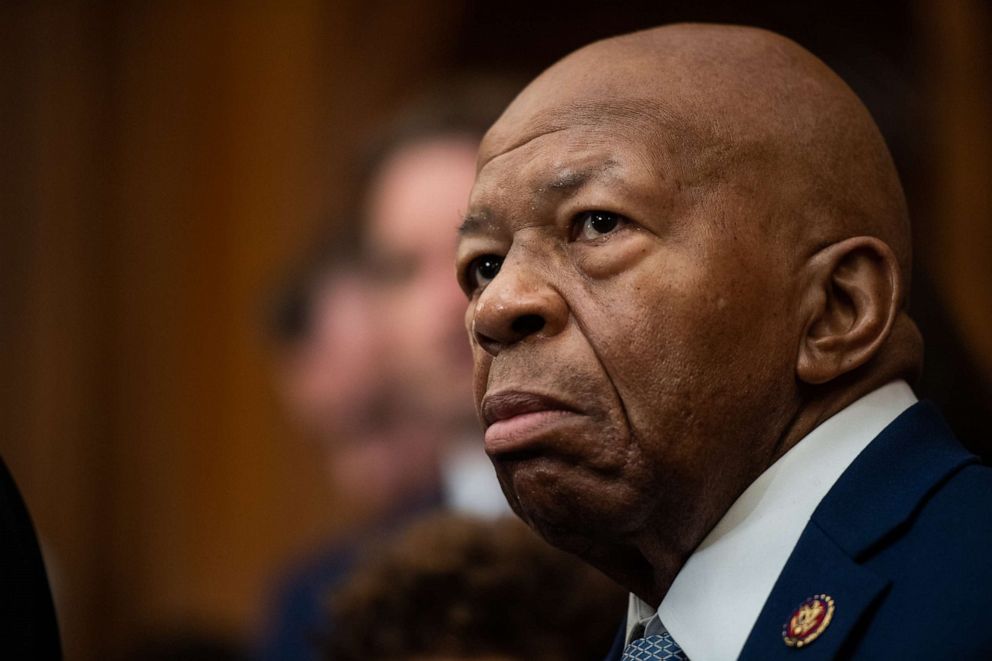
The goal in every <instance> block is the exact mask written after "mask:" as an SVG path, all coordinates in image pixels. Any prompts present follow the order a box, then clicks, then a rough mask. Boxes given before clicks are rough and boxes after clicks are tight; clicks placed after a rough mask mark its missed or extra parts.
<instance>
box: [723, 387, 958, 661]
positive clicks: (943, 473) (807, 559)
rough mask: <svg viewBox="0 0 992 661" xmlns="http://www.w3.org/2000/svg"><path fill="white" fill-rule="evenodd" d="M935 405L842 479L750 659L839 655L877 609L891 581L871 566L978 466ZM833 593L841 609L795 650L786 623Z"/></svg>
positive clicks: (750, 643) (803, 544)
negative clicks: (952, 483)
mask: <svg viewBox="0 0 992 661" xmlns="http://www.w3.org/2000/svg"><path fill="white" fill-rule="evenodd" d="M976 461H977V459H976V458H975V457H974V456H972V455H970V454H969V453H968V452H967V451H965V450H964V448H962V447H961V445H960V444H959V443H958V442H957V441H956V440H955V439H954V437H953V435H952V434H951V432H950V430H949V429H948V428H947V426H946V425H945V423H944V422H943V419H942V418H941V417H940V414H939V413H937V411H936V409H934V408H933V406H932V405H930V404H928V403H920V404H916V405H914V406H912V407H911V408H910V409H908V410H907V411H906V412H904V413H903V414H902V415H900V416H899V417H898V418H897V419H896V420H894V421H893V422H892V424H890V425H889V426H888V427H886V429H885V430H884V431H882V433H881V434H879V436H878V437H877V438H876V439H875V440H874V441H872V443H871V444H870V445H869V446H868V447H867V448H866V449H865V450H864V451H863V452H862V453H861V454H860V455H859V456H858V458H857V459H855V461H854V462H853V463H852V464H851V466H850V467H849V468H848V469H847V470H846V471H845V472H844V474H843V475H841V477H840V479H839V480H838V481H837V483H836V484H835V485H834V486H833V488H831V490H830V491H829V492H828V493H827V495H826V497H824V499H823V501H822V502H821V503H820V505H819V506H818V507H817V509H816V511H815V512H814V513H813V516H812V517H811V519H810V522H809V523H808V524H807V526H806V529H805V530H804V531H803V534H802V536H801V537H800V538H799V542H798V543H797V544H796V548H795V549H794V550H793V552H792V555H791V556H790V557H789V560H788V562H786V565H785V568H784V569H783V570H782V574H781V575H780V576H779V578H778V580H777V581H776V583H775V587H774V588H773V589H772V592H771V594H770V595H769V597H768V600H767V601H766V602H765V605H764V607H763V608H762V611H761V614H760V615H759V616H758V620H757V622H756V623H755V626H754V629H752V631H751V635H750V636H749V637H748V640H747V642H746V643H745V645H744V649H743V651H742V653H741V658H742V659H777V658H785V657H790V658H794V659H802V661H812V660H813V659H829V658H835V657H836V656H838V655H839V653H840V651H841V650H842V647H843V646H844V644H845V642H846V641H848V639H850V638H851V637H852V634H854V633H856V632H857V631H858V624H859V623H862V622H865V621H866V619H867V617H868V616H869V615H870V613H871V612H872V608H873V606H874V605H876V604H877V603H879V602H880V601H881V600H882V599H884V592H885V588H886V586H887V585H888V583H889V581H888V578H887V577H885V576H878V575H876V574H875V573H873V572H872V571H871V570H870V569H868V568H866V567H865V566H864V565H863V562H864V560H865V559H866V558H868V557H870V556H871V554H872V552H873V550H874V549H875V548H878V546H879V545H881V544H883V543H889V542H892V541H893V540H895V539H896V538H897V537H898V536H899V533H900V531H901V530H902V528H903V526H905V525H906V524H907V523H908V522H909V521H910V520H911V519H912V516H913V514H914V512H916V511H917V509H918V508H919V507H920V506H921V505H922V504H923V503H924V502H925V501H926V499H927V498H928V496H929V495H930V494H931V493H932V492H933V491H934V490H936V489H938V488H939V486H940V485H941V484H942V483H943V482H944V481H945V480H946V479H947V478H949V477H950V476H951V475H953V474H954V473H955V472H956V471H957V470H959V469H960V468H961V467H963V466H965V465H967V464H969V463H974V462H976ZM818 594H826V595H829V596H830V597H832V598H833V600H834V604H835V610H834V614H833V617H832V620H831V622H830V624H829V625H828V626H827V627H826V628H825V629H824V630H823V632H822V634H821V635H820V636H819V637H818V638H816V640H814V641H812V642H811V643H810V644H809V645H807V646H805V647H802V648H801V649H799V648H793V647H789V646H787V645H786V644H785V641H784V639H783V626H784V625H785V623H786V621H787V620H788V619H789V617H790V616H791V615H792V613H793V612H794V611H795V610H796V609H797V608H798V607H799V605H800V604H801V603H802V602H803V601H804V600H806V599H807V598H809V597H812V596H814V595H818Z"/></svg>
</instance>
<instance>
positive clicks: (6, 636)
mask: <svg viewBox="0 0 992 661" xmlns="http://www.w3.org/2000/svg"><path fill="white" fill-rule="evenodd" d="M61 656H62V654H61V649H60V644H59V630H58V625H57V624H56V621H55V608H54V607H53V606H52V594H51V592H50V591H49V589H48V577H47V575H46V574H45V565H44V563H42V560H41V552H40V551H39V549H38V540H37V538H36V537H35V534H34V527H33V526H32V525H31V519H30V517H29V516H28V511H27V508H25V507H24V501H23V500H21V495H20V493H19V492H18V491H17V486H16V485H15V484H14V480H13V478H12V477H11V476H10V473H9V472H8V471H7V466H6V465H4V463H3V461H2V460H0V658H3V659H46V660H47V659H59V658H61Z"/></svg>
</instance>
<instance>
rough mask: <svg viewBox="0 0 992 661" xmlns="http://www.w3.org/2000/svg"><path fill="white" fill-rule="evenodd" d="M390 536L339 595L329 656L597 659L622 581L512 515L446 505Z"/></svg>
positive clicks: (355, 659) (335, 660) (345, 660)
mask: <svg viewBox="0 0 992 661" xmlns="http://www.w3.org/2000/svg"><path fill="white" fill-rule="evenodd" d="M389 541H390V543H389V545H387V546H384V547H383V548H381V549H379V550H378V552H377V553H375V554H372V555H371V556H370V557H369V558H367V559H366V560H365V561H364V562H362V563H361V566H360V567H358V568H357V569H356V571H355V573H354V574H353V576H352V577H351V578H350V579H349V580H348V581H347V582H346V583H345V585H344V586H343V587H342V588H341V589H340V590H339V591H338V592H337V593H336V594H334V595H333V596H332V597H331V599H330V613H331V615H332V618H333V620H334V622H335V624H336V626H335V630H334V635H333V636H332V637H331V638H330V640H329V641H328V645H327V657H326V658H327V659H328V661H360V660H363V659H377V660H379V661H427V660H433V661H440V660H442V659H443V660H445V661H482V660H483V659H484V660H486V661H530V660H533V659H540V660H541V661H585V660H589V661H594V660H595V661H598V660H599V659H601V658H602V657H603V654H604V652H605V650H607V649H608V648H609V646H610V641H611V640H612V638H613V634H614V628H615V627H613V626H612V620H613V617H614V615H615V613H616V609H620V608H622V607H623V605H624V603H625V596H624V594H623V591H622V590H621V589H620V588H619V587H618V586H617V585H616V584H614V583H613V582H612V581H610V580H608V579H607V578H606V577H605V576H604V575H603V574H600V573H599V572H598V571H596V570H594V569H592V568H591V567H589V566H588V565H585V564H584V563H583V562H581V561H579V560H578V558H576V557H575V556H572V555H569V554H566V553H563V552H561V551H558V550H556V549H554V548H552V547H550V546H549V545H548V544H547V543H546V542H544V541H543V540H541V539H540V538H539V537H537V535H535V534H534V533H533V532H531V531H530V529H528V528H527V526H526V525H524V524H523V523H522V522H520V521H519V520H517V519H515V518H510V517H503V518H500V519H496V520H489V519H480V518H477V517H471V516H464V515H439V516H435V517H429V518H427V519H425V520H421V521H418V522H416V523H414V524H413V525H412V526H410V528H409V529H408V530H405V531H403V532H402V533H400V534H399V535H398V536H397V537H396V538H395V539H391V540H389ZM577 623H582V624H581V626H576V624H577Z"/></svg>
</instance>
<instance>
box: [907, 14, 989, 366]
mask: <svg viewBox="0 0 992 661" xmlns="http://www.w3.org/2000/svg"><path fill="white" fill-rule="evenodd" d="M919 24H920V36H921V38H922V39H923V41H924V44H925V49H924V57H923V65H924V70H925V72H926V74H927V76H928V83H929V84H928V86H927V89H926V90H925V92H926V98H927V100H928V101H929V103H928V105H929V106H930V109H931V120H932V132H931V134H930V135H927V136H920V139H921V140H922V139H929V140H930V142H931V145H932V147H933V156H934V163H933V164H932V168H931V170H932V172H933V173H934V182H933V198H934V220H935V222H934V225H933V227H932V228H928V231H927V232H926V234H927V235H928V236H930V237H931V238H930V241H928V242H927V245H924V246H919V248H920V252H921V253H922V255H921V256H922V258H923V259H925V260H926V262H927V263H928V264H929V265H931V268H932V269H933V271H934V273H935V275H936V278H937V281H938V282H939V285H940V288H941V293H942V295H943V297H944V298H945V300H946V301H947V304H948V307H949V309H950V311H951V313H952V314H953V316H954V320H955V322H956V323H957V325H958V327H959V329H960V332H961V335H962V337H963V338H964V339H965V341H966V342H967V343H968V349H969V350H970V352H971V353H972V354H973V355H974V356H975V358H976V360H977V361H978V363H979V365H980V367H981V371H982V373H983V374H984V375H985V377H986V379H988V380H989V382H992V184H990V181H992V64H990V62H992V9H990V6H989V3H988V2H986V1H985V0H953V1H951V2H945V1H940V0H926V1H925V2H920V3H919Z"/></svg>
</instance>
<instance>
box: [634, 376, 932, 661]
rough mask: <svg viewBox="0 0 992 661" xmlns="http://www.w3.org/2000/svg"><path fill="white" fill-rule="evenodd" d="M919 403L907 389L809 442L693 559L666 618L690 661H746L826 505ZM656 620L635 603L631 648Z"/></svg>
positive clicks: (889, 389) (829, 424)
mask: <svg viewBox="0 0 992 661" xmlns="http://www.w3.org/2000/svg"><path fill="white" fill-rule="evenodd" d="M914 403H916V396H915V395H914V394H913V391H912V390H911V389H910V387H909V386H908V385H907V384H906V382H905V381H893V382H891V383H889V384H887V385H885V386H882V387H881V388H879V389H877V390H875V391H873V392H871V393H869V394H868V395H865V396H864V397H862V398H861V399H859V400H857V401H856V402H854V403H853V404H851V405H850V406H848V407H847V408H845V409H843V410H842V411H840V412H839V413H837V414H836V415H834V416H832V417H831V418H829V419H828V420H826V421H825V422H823V423H822V424H820V426H818V427H817V428H816V429H814V430H813V431H811V432H810V433H809V434H807V435H806V436H805V437H804V438H803V439H802V440H801V441H800V442H799V443H797V444H796V445H795V447H793V448H792V449H791V450H789V451H788V452H787V453H785V455H783V456H782V457H781V458H780V459H779V460H778V461H776V462H775V463H774V464H772V465H771V466H770V467H769V468H768V469H766V470H765V472H764V473H762V474H761V475H760V476H759V477H758V479H756V480H755V481H754V482H753V483H752V484H751V485H750V486H749V487H748V488H747V489H746V490H745V491H744V493H742V494H741V495H740V497H738V499H737V500H736V501H735V502H734V504H733V505H732V506H731V507H730V509H729V510H727V513H726V514H725V515H724V516H723V518H722V519H720V521H719V522H718V523H717V524H716V526H715V527H714V528H713V530H712V531H710V533H709V534H708V535H707V536H706V537H705V538H704V539H703V541H702V542H701V543H700V545H699V546H698V547H697V548H696V550H695V551H694V552H693V554H692V555H691V556H690V557H689V560H688V561H687V562H686V563H685V565H684V566H683V567H682V569H681V570H680V571H679V573H678V575H677V576H676V577H675V581H674V582H673V583H672V586H671V588H669V590H668V593H667V594H666V595H665V598H664V599H663V600H662V602H661V605H660V606H659V607H658V610H657V614H658V616H659V617H660V618H661V622H662V624H663V625H664V626H665V628H666V629H667V630H668V631H669V633H670V634H671V635H672V638H673V639H674V640H675V641H676V642H677V643H678V644H679V646H680V647H682V649H683V650H684V651H685V653H686V655H687V656H688V657H689V658H690V659H697V660H702V661H705V660H706V659H732V658H737V657H738V656H739V655H740V652H741V650H742V649H743V647H744V643H745V642H746V641H747V637H748V635H749V634H750V632H751V628H752V627H753V625H754V622H755V621H756V620H757V618H758V615H759V614H760V612H761V608H762V606H763V605H764V603H765V600H766V599H767V598H768V595H769V594H770V593H771V590H772V587H773V586H774V584H775V581H776V580H777V578H778V575H779V574H780V573H781V571H782V568H783V567H784V566H785V563H786V560H788V558H789V555H791V553H792V549H793V548H794V547H795V545H796V542H797V541H798V540H799V537H800V535H801V534H802V531H803V529H804V528H805V527H806V523H807V522H808V521H809V518H810V516H811V515H812V514H813V511H814V510H815V509H816V507H817V505H819V503H820V501H821V500H822V499H823V497H824V496H825V495H826V494H827V492H828V491H829V490H830V487H832V486H833V484H834V482H836V481H837V479H838V478H839V477H840V475H841V473H843V472H844V471H845V470H846V469H847V467H848V466H850V465H851V463H852V462H853V461H854V459H855V458H856V457H857V456H858V454H860V453H861V451H862V450H864V448H865V447H867V446H868V444H869V443H870V442H871V441H872V439H874V438H875V437H876V436H877V435H878V434H879V433H880V432H881V431H882V430H883V429H885V427H886V426H888V424H889V423H890V422H892V421H893V420H895V419H896V418H897V417H898V416H899V414H901V413H902V412H903V411H905V410H906V409H908V408H909V407H910V406H912V405H913V404H914ZM715 613H719V621H720V625H719V626H718V627H714V626H713V619H714V614H715ZM654 614H655V611H654V609H652V608H651V606H649V605H648V604H646V603H644V602H643V601H641V600H640V599H638V598H637V597H635V596H634V595H631V596H630V602H629V605H628V612H627V637H628V642H629V638H630V635H631V632H632V631H633V630H634V628H635V627H636V626H637V625H638V624H641V623H643V622H645V621H646V620H647V619H649V618H650V617H651V616H653V615H654Z"/></svg>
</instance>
